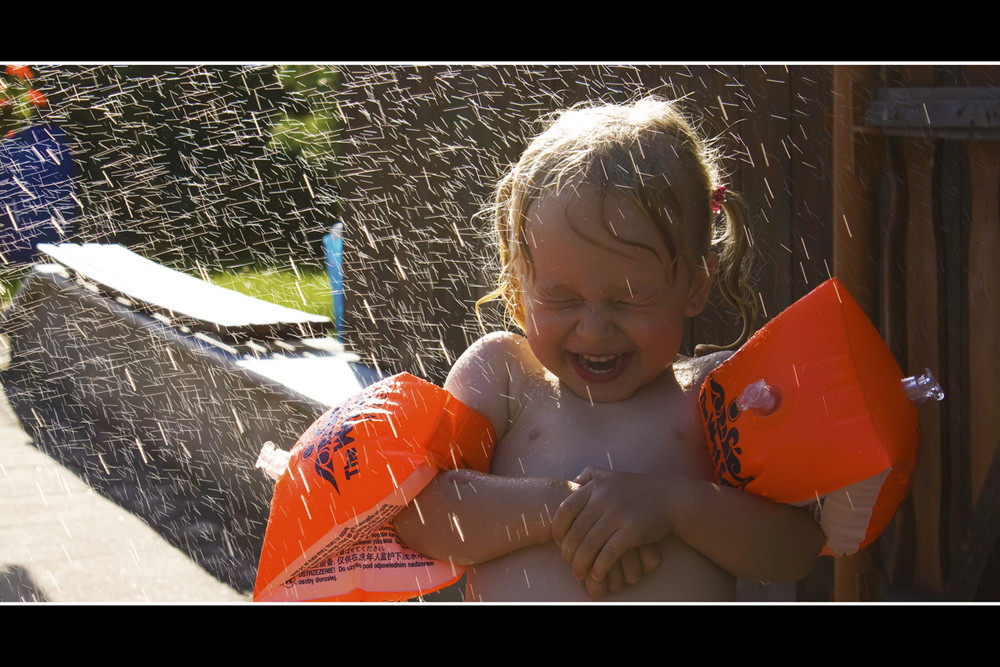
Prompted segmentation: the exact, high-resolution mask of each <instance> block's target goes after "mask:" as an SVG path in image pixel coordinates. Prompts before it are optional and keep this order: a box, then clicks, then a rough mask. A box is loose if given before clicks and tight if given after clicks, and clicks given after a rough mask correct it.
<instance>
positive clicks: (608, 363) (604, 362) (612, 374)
mask: <svg viewBox="0 0 1000 667" xmlns="http://www.w3.org/2000/svg"><path fill="white" fill-rule="evenodd" d="M630 356H631V355H630V354H601V355H597V354H571V355H570V358H571V359H572V361H573V365H574V366H576V369H577V372H578V373H579V374H580V375H581V376H583V377H584V378H586V379H588V380H590V381H593V382H601V381H609V380H613V379H615V378H616V377H618V375H620V374H621V373H622V371H624V370H625V367H626V365H627V364H628V360H629V358H630Z"/></svg>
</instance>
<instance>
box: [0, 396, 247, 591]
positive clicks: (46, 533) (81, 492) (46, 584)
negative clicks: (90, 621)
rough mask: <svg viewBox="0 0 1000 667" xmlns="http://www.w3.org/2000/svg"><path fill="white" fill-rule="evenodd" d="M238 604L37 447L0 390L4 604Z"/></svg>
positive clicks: (0, 570) (0, 563) (220, 586)
mask: <svg viewBox="0 0 1000 667" xmlns="http://www.w3.org/2000/svg"><path fill="white" fill-rule="evenodd" d="M33 601H40V602H57V603H95V602H111V603H142V602H152V603H178V602H180V603H184V602H187V603H196V602H198V603H206V602H207V603H239V602H248V601H249V596H248V595H243V594H240V593H239V592H238V591H236V590H233V589H232V588H230V587H229V586H227V585H225V584H222V583H220V582H219V581H218V580H217V579H215V578H214V577H212V576H211V575H210V574H208V573H207V572H206V571H205V570H203V569H202V568H201V567H200V566H198V565H197V564H196V563H194V562H193V561H192V560H191V559H189V558H188V557H187V556H186V555H185V554H184V553H183V552H181V551H179V550H178V549H176V548H174V547H173V546H171V545H170V544H168V543H167V542H166V541H165V540H164V539H163V538H162V537H160V535H159V534H158V533H157V532H156V531H154V530H153V529H152V528H150V527H149V526H147V525H146V524H145V523H143V522H142V521H141V520H140V519H138V518H137V517H136V516H135V515H133V514H132V513H130V512H128V511H127V510H124V509H122V508H120V507H118V506H117V505H115V504H114V503H112V502H111V501H109V500H107V499H106V498H104V497H103V496H101V495H99V494H97V493H96V492H95V491H93V490H92V489H91V488H90V487H89V486H87V484H85V483H84V482H83V481H81V480H80V479H79V478H78V477H76V476H75V475H74V474H73V473H71V472H70V471H69V470H67V469H66V468H64V467H63V466H62V465H60V464H59V463H57V462H56V461H54V460H53V459H51V458H50V457H49V456H47V455H45V454H43V453H42V452H39V451H38V450H37V449H35V448H34V447H33V446H32V445H31V441H30V438H29V437H28V436H27V435H26V434H25V433H24V431H23V430H21V428H20V426H19V424H18V422H17V418H16V417H15V416H14V414H13V412H12V411H11V409H10V406H9V404H8V403H7V398H6V396H5V395H4V394H3V389H2V387H0V602H33Z"/></svg>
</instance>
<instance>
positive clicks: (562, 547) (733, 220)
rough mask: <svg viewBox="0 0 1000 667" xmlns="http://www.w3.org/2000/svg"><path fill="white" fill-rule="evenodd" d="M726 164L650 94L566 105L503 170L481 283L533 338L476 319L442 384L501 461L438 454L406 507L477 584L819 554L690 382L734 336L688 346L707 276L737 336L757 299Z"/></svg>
mask: <svg viewBox="0 0 1000 667" xmlns="http://www.w3.org/2000/svg"><path fill="white" fill-rule="evenodd" d="M717 181H718V173H717V168H716V166H715V159H714V155H713V153H712V151H711V150H710V149H709V147H708V146H707V145H706V143H705V142H703V141H702V140H701V139H700V137H699V136H698V135H697V133H696V132H695V130H694V129H693V128H692V125H691V124H690V123H689V122H688V121H687V120H686V119H685V118H684V116H683V115H682V114H681V113H680V112H679V110H678V108H677V105H676V104H675V103H673V102H670V101H665V100H660V99H655V98H646V99H642V100H639V101H637V102H635V103H633V104H630V105H624V106H617V105H616V106H588V107H578V108H574V109H571V110H568V111H566V112H564V113H562V114H561V115H559V116H558V117H557V118H556V119H555V120H554V121H553V122H551V123H550V124H549V126H548V127H547V129H546V130H545V131H543V132H542V133H541V134H540V135H539V136H538V137H536V138H535V139H534V140H533V141H532V142H531V144H530V145H529V146H528V148H527V150H526V151H525V153H524V154H523V155H522V157H521V159H520V160H519V161H518V163H517V164H516V165H515V166H514V167H513V168H512V169H511V171H510V172H509V173H508V174H507V175H506V176H505V177H504V178H503V179H502V181H501V182H500V185H499V187H498V190H497V195H496V211H495V218H496V233H497V242H498V245H499V254H500V263H501V270H500V275H499V281H498V287H497V289H496V291H495V292H494V293H492V294H490V295H488V296H487V297H486V298H485V299H484V301H485V300H488V299H502V300H503V302H504V304H505V305H506V309H507V312H508V314H509V315H510V317H511V318H512V320H513V322H514V323H515V324H516V325H517V327H518V328H519V329H520V330H521V331H522V332H523V336H522V335H518V334H514V333H507V332H504V333H494V334H489V335H486V336H484V337H483V338H481V339H480V340H478V341H477V342H476V343H475V344H473V345H472V346H471V347H470V348H469V349H468V350H467V351H466V352H465V353H464V354H463V355H462V356H461V358H460V359H459V360H458V361H457V362H456V363H455V366H454V367H453V368H452V370H451V372H450V374H449V376H448V379H447V381H446V383H445V388H446V389H448V390H449V391H450V392H452V393H453V394H454V395H455V396H456V397H457V398H459V399H460V400H461V401H463V402H464V403H466V404H467V405H469V406H470V407H471V408H473V409H475V410H477V411H479V412H480V413H482V414H483V415H484V416H486V417H487V418H488V419H489V420H490V421H491V422H492V424H493V426H494V428H495V429H496V434H497V445H496V449H495V453H494V456H493V460H492V464H491V470H490V474H488V475H487V474H481V473H477V472H473V471H468V470H457V471H452V472H445V473H441V474H439V475H438V476H437V477H436V478H435V480H434V481H433V482H432V483H431V484H430V485H429V486H428V487H427V488H426V489H425V490H424V491H423V492H422V493H421V494H420V495H419V496H418V497H417V499H416V500H415V501H414V502H413V503H411V504H410V506H409V507H407V508H406V509H405V510H404V511H403V512H402V513H401V514H400V515H399V516H398V517H397V520H396V527H397V529H398V531H399V534H400V537H401V539H402V540H403V541H404V542H405V543H406V544H407V545H408V546H410V547H411V548H414V549H416V550H418V551H420V552H422V553H425V554H427V555H429V556H433V557H435V558H439V559H442V560H448V559H451V560H454V561H456V562H460V563H464V564H468V565H470V568H469V571H468V583H467V599H469V600H484V601H501V600H510V601H582V600H587V599H590V598H604V599H607V600H614V601H638V600H647V601H668V600H714V601H720V600H732V599H734V597H735V585H736V578H737V577H740V578H744V579H760V580H771V581H773V580H782V579H784V580H794V579H798V578H801V577H802V576H804V575H805V574H807V573H808V571H809V569H810V568H811V566H812V564H813V562H814V560H815V558H816V556H817V555H818V553H819V550H820V547H821V546H822V543H823V537H822V533H821V532H820V530H819V528H818V527H817V526H816V524H815V523H814V522H813V521H812V519H811V518H810V517H809V515H808V514H807V513H806V512H805V511H804V510H801V509H797V508H793V507H789V506H785V505H779V504H777V503H773V502H771V501H768V500H765V499H762V498H758V497H755V496H752V495H749V494H744V493H741V492H738V491H735V490H732V489H728V488H723V487H720V486H718V485H716V484H714V483H712V470H711V461H710V457H709V453H708V450H707V445H706V443H705V439H704V435H703V432H702V427H701V423H700V420H699V416H698V409H697V404H696V400H697V392H698V388H699V387H700V385H701V382H702V380H703V379H704V377H705V375H706V374H707V373H708V371H709V370H711V369H712V368H713V367H714V366H715V365H716V364H718V363H719V362H720V361H722V360H723V359H724V358H725V355H727V354H728V353H727V352H725V351H716V352H714V353H711V354H707V355H699V356H698V357H697V358H695V359H688V358H683V357H680V356H678V352H679V350H680V347H681V342H682V336H683V331H684V320H685V318H686V317H693V316H695V315H697V314H698V313H699V312H701V310H702V309H703V308H704V307H705V305H706V302H707V301H708V297H709V292H710V290H711V288H712V285H713V283H715V282H717V283H718V284H719V286H720V290H721V292H722V294H723V296H724V297H725V298H727V299H728V300H729V301H731V302H732V303H734V304H735V305H736V306H737V307H738V308H739V310H740V312H741V315H742V317H743V321H744V331H743V335H742V336H741V338H740V339H739V340H738V341H736V342H735V343H733V345H731V346H730V347H735V346H736V345H737V344H739V343H740V342H741V341H742V340H743V339H744V338H745V337H746V335H747V333H748V332H749V327H750V323H751V320H752V317H753V304H754V295H753V293H752V292H751V291H750V290H749V287H748V285H747V283H746V280H745V271H746V265H747V262H746V260H747V257H748V253H749V242H748V241H749V239H748V237H747V232H746V230H745V229H744V225H745V220H746V215H745V207H744V205H743V204H742V202H741V200H740V199H739V198H738V197H737V196H736V195H735V194H734V193H728V192H724V190H722V189H721V188H717V187H715V185H714V184H715V183H716V182H717ZM478 305H479V304H477V306H478ZM700 352H701V350H699V353H700Z"/></svg>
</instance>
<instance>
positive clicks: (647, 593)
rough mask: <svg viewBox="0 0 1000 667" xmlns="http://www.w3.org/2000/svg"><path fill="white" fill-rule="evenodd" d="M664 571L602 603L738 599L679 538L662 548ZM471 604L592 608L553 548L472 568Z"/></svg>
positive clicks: (729, 580) (727, 580) (719, 572)
mask: <svg viewBox="0 0 1000 667" xmlns="http://www.w3.org/2000/svg"><path fill="white" fill-rule="evenodd" d="M660 549H661V554H662V556H663V560H662V562H661V563H660V566H659V567H657V568H656V569H655V570H654V571H653V572H651V573H649V574H647V575H646V576H644V577H643V578H642V579H640V580H639V582H638V583H636V584H632V585H629V584H626V585H625V586H624V587H623V588H622V589H621V590H620V591H618V592H617V593H608V594H607V595H606V596H605V597H603V598H601V601H602V602H709V601H711V602H726V601H732V600H735V599H736V579H735V578H734V577H733V576H732V575H730V574H729V573H727V572H726V571H725V570H723V569H722V568H720V567H719V566H717V565H716V564H715V563H713V562H712V561H710V560H708V559H707V558H705V557H704V556H702V555H701V554H700V553H698V552H697V551H695V550H694V549H692V548H690V547H689V546H687V545H686V544H684V543H683V542H681V541H680V540H678V539H676V538H674V537H667V538H666V539H664V540H663V541H662V542H660ZM466 590H467V600H468V601H470V602H588V601H592V598H591V597H590V596H589V595H587V590H586V588H584V585H583V583H582V582H580V581H577V580H576V579H575V578H574V577H573V574H572V572H571V571H570V567H569V565H568V564H567V563H566V562H565V561H563V559H562V557H561V556H560V554H559V549H558V548H557V547H556V546H555V545H554V544H553V543H551V542H550V543H548V544H542V545H538V546H533V547H528V548H525V549H521V550H519V551H515V552H513V553H510V554H507V555H506V556H501V557H500V558H495V559H493V560H491V561H489V562H487V563H481V564H479V565H475V566H472V567H470V568H469V571H468V586H467V589H466Z"/></svg>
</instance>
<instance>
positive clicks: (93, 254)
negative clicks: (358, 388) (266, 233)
mask: <svg viewBox="0 0 1000 667" xmlns="http://www.w3.org/2000/svg"><path fill="white" fill-rule="evenodd" d="M38 247H39V250H40V251H42V252H43V253H45V254H46V255H48V256H49V257H51V258H52V259H54V260H55V261H57V262H59V263H60V264H63V265H65V266H66V267H68V268H69V269H71V270H73V271H75V272H77V273H78V274H80V275H81V276H83V277H85V278H86V279H88V280H91V281H93V282H96V283H98V284H100V285H103V286H105V287H107V288H108V289H109V290H111V291H112V292H115V293H119V294H122V295H125V296H126V297H128V298H129V299H131V300H133V301H136V302H139V303H140V304H143V305H145V306H147V307H148V308H151V309H153V310H156V311H166V313H168V314H169V315H168V316H170V317H181V318H183V319H185V320H190V321H193V322H200V323H202V324H204V325H205V328H208V329H213V330H216V331H231V330H234V329H241V328H272V329H280V330H289V331H297V330H303V331H308V332H310V333H316V334H317V335H318V334H319V332H321V331H323V330H325V329H326V328H328V326H329V325H330V324H331V321H330V318H328V317H323V316H322V315H313V314H310V313H304V312H302V311H299V310H294V309H292V308H286V307H284V306H279V305H277V304H273V303H269V302H267V301H262V300H260V299H255V298H253V297H251V296H247V295H245V294H241V293H239V292H234V291H232V290H229V289H226V288H224V287H219V286H218V285H213V284H211V283H208V282H205V281H204V280H200V279H198V278H195V277H194V276H189V275H187V274H184V273H181V272H179V271H174V270H173V269H169V268H167V267H165V266H163V265H161V264H157V263H156V262H153V261H150V260H148V259H146V258H144V257H142V256H140V255H137V254H135V253H133V252H132V251H130V250H128V249H127V248H125V247H124V246H121V245H116V244H97V243H88V244H83V245H79V244H75V243H63V244H60V245H49V244H39V246H38ZM300 335H302V334H301V333H300Z"/></svg>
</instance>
